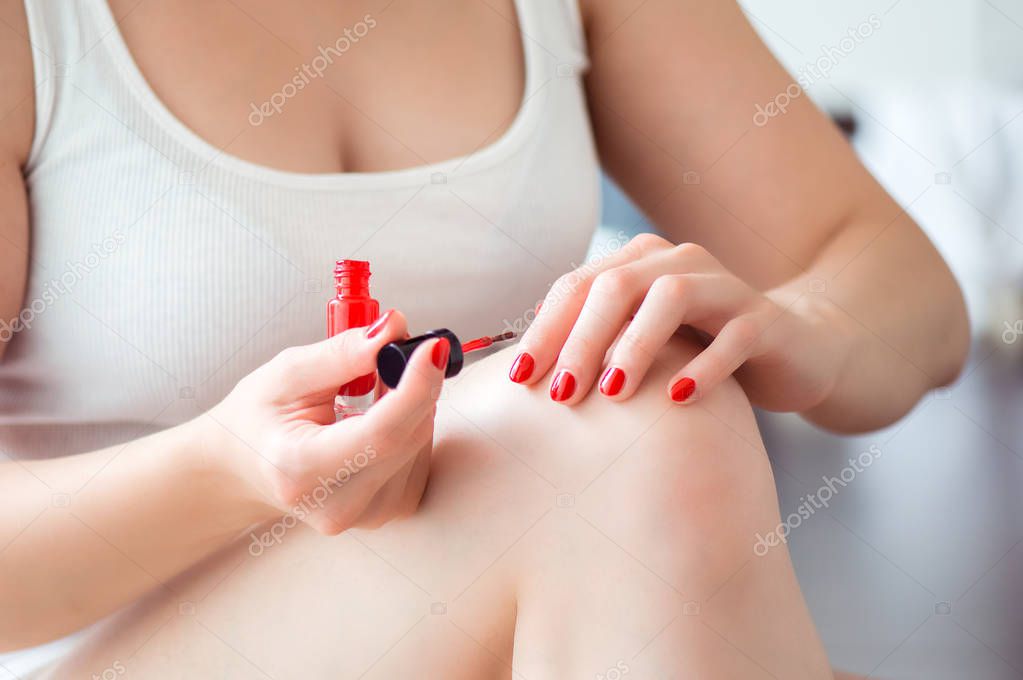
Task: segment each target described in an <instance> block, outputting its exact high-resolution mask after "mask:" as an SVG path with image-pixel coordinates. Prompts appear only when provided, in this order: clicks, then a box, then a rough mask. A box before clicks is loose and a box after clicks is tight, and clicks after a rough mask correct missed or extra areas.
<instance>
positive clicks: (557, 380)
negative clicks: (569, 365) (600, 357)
mask: <svg viewBox="0 0 1023 680" xmlns="http://www.w3.org/2000/svg"><path fill="white" fill-rule="evenodd" d="M573 393H575V376H574V375H572V374H571V373H569V372H568V371H566V370H564V369H562V370H560V371H558V374H557V375H556V376H554V382H552V383H551V399H553V400H554V401H565V400H567V399H571V398H572V394H573Z"/></svg>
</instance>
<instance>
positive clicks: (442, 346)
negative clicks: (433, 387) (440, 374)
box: [430, 338, 451, 371]
mask: <svg viewBox="0 0 1023 680" xmlns="http://www.w3.org/2000/svg"><path fill="white" fill-rule="evenodd" d="M450 354H451V343H449V342H448V339H447V338H441V339H440V340H438V341H437V344H436V345H434V346H433V354H432V356H431V357H430V358H431V359H433V365H434V366H436V367H437V369H438V370H441V371H443V370H445V369H447V367H448V355H450Z"/></svg>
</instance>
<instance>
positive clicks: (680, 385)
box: [671, 378, 696, 404]
mask: <svg viewBox="0 0 1023 680" xmlns="http://www.w3.org/2000/svg"><path fill="white" fill-rule="evenodd" d="M695 391H696V381H695V380H693V379H692V378H682V379H680V380H679V381H678V382H677V383H675V384H674V385H672V386H671V400H672V401H676V402H678V403H680V404H681V403H682V402H684V401H685V400H686V399H688V398H689V397H691V396H693V392H695Z"/></svg>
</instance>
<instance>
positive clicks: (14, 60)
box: [0, 0, 35, 166]
mask: <svg viewBox="0 0 1023 680" xmlns="http://www.w3.org/2000/svg"><path fill="white" fill-rule="evenodd" d="M0 120H2V121H3V124H2V125H0V153H2V154H3V156H4V157H3V158H2V160H3V162H4V165H5V166H6V164H7V163H9V162H11V161H12V160H14V161H17V163H18V165H19V166H20V165H22V164H23V163H24V162H25V159H26V158H27V157H28V151H29V148H30V147H31V146H32V135H33V132H34V126H35V88H34V86H33V77H32V46H31V44H30V42H29V37H28V21H27V19H26V17H25V4H24V0H0Z"/></svg>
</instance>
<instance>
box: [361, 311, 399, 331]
mask: <svg viewBox="0 0 1023 680" xmlns="http://www.w3.org/2000/svg"><path fill="white" fill-rule="evenodd" d="M393 311H394V310H393V309H388V310H387V311H386V312H384V315H383V316H382V317H380V318H379V319H377V320H376V321H374V322H373V323H372V324H371V325H369V326H367V327H366V337H367V338H372V337H374V336H375V335H377V334H378V333H380V331H382V330H384V326H386V325H387V321H388V319H390V318H391V312H393Z"/></svg>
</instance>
